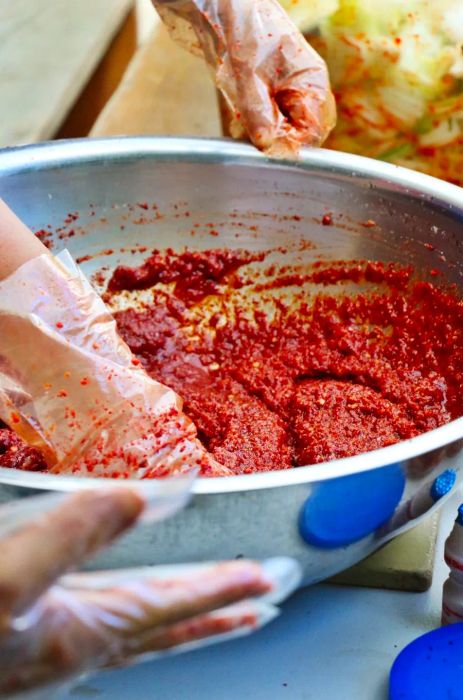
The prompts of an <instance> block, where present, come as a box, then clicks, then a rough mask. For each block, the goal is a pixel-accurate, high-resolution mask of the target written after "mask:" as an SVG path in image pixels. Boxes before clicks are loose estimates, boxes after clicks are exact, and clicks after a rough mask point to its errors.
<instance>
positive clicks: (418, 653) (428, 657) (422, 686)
mask: <svg viewBox="0 0 463 700" xmlns="http://www.w3.org/2000/svg"><path fill="white" fill-rule="evenodd" d="M462 660H463V623H461V622H458V623H456V624H454V625H448V626H447V627H440V628H439V629H437V630H433V631H432V632H428V634H425V635H423V636H422V637H418V639H415V641H414V642H412V643H411V644H409V645H408V646H407V647H405V649H404V650H403V651H402V652H401V653H400V654H399V656H398V657H397V659H396V660H395V662H394V665H393V666H392V669H391V674H390V678H389V700H459V699H460V698H463V662H462Z"/></svg>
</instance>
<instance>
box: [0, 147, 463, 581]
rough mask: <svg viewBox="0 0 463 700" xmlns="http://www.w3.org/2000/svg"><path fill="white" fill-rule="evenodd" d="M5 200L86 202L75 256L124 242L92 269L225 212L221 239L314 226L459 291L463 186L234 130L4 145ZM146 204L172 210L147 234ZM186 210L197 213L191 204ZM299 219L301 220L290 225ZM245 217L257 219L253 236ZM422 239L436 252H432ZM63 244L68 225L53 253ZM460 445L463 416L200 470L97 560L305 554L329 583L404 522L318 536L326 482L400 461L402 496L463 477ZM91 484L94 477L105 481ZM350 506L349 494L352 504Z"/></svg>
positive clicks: (46, 216)
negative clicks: (220, 471)
mask: <svg viewBox="0 0 463 700" xmlns="http://www.w3.org/2000/svg"><path fill="white" fill-rule="evenodd" d="M0 196H1V197H3V198H4V199H5V200H6V201H7V202H8V203H9V204H10V205H11V206H12V207H13V208H14V209H15V210H16V211H17V212H18V213H19V215H20V216H21V217H22V218H23V219H24V220H25V221H26V222H27V223H28V224H29V225H30V226H32V227H33V228H34V229H38V228H45V227H46V226H47V225H49V224H50V225H51V226H52V227H53V228H55V227H58V226H59V225H61V223H62V222H63V220H64V219H65V217H66V215H67V214H68V212H71V211H72V212H73V211H78V212H80V218H79V220H78V222H76V223H77V225H78V226H80V227H83V228H84V229H85V230H86V233H85V235H76V236H74V237H72V238H69V239H67V240H66V241H65V244H66V246H67V247H68V248H69V250H70V251H71V253H72V254H73V255H74V256H76V257H78V256H82V255H87V254H94V253H97V252H101V251H103V250H105V249H109V248H111V249H112V250H114V251H115V252H114V253H112V254H106V255H103V256H100V257H97V258H95V259H92V260H90V261H88V262H85V263H84V264H83V268H84V270H85V271H86V272H87V273H89V274H91V273H92V272H93V271H94V270H95V269H96V268H98V267H100V266H101V265H110V266H114V265H115V264H117V263H119V262H121V261H124V260H125V261H127V259H129V260H130V263H131V264H134V263H135V262H136V261H137V260H140V259H141V257H142V256H141V254H137V253H135V254H131V253H130V252H128V250H127V252H125V253H119V252H118V251H119V250H120V248H123V247H124V246H125V247H126V249H127V247H129V248H130V243H131V242H132V243H134V242H135V238H136V242H137V243H138V244H140V245H146V246H148V247H151V248H153V247H158V248H163V247H167V246H171V247H181V246H184V245H185V244H188V245H189V246H191V247H197V248H206V247H211V245H216V244H217V239H215V240H214V239H211V238H210V237H208V236H207V235H203V236H201V235H197V236H195V237H191V235H190V233H189V232H190V230H191V226H192V222H193V221H195V222H197V223H206V222H208V221H214V222H220V227H219V228H220V239H218V240H219V241H220V245H227V246H229V247H243V246H245V247H248V248H255V249H260V248H263V247H273V246H275V245H280V244H283V243H285V242H287V241H288V237H301V236H304V237H305V238H307V239H309V240H311V241H313V242H314V244H315V248H314V250H313V251H307V255H308V256H309V255H317V256H320V255H322V256H323V257H331V258H350V259H352V258H372V259H381V260H385V261H397V262H400V263H412V264H413V265H414V266H415V267H416V268H417V269H418V270H419V271H420V272H421V274H422V275H423V276H425V277H426V275H428V274H429V269H430V267H433V268H438V269H439V270H440V272H441V275H442V277H441V278H442V279H445V280H447V281H449V282H453V283H456V284H457V285H458V286H460V287H463V278H462V272H463V254H462V248H463V190H461V189H459V188H457V187H455V186H452V185H448V184H446V183H443V182H441V181H438V180H435V179H433V178H429V177H426V176H424V175H421V174H418V173H413V172H410V171H407V170H405V169H401V168H398V167H396V166H392V165H388V164H383V163H380V162H376V161H372V160H368V159H364V158H360V157H355V156H350V155H345V154H340V153H335V152H331V151H324V150H312V151H306V152H305V153H304V155H303V157H302V159H301V161H300V162H299V163H297V164H294V163H281V162H275V161H269V160H267V159H266V158H265V157H263V156H262V155H261V154H259V153H257V152H256V151H254V150H253V149H252V148H251V147H248V146H245V145H240V144H236V143H233V142H229V141H209V140H196V139H155V138H124V139H103V140H82V141H63V142H55V143H50V144H43V145H39V146H31V147H22V148H17V149H7V150H4V151H1V152H0ZM145 200H146V201H149V202H153V201H154V202H156V203H157V205H158V206H159V208H160V211H162V214H163V216H162V218H161V219H159V221H157V222H156V223H148V224H147V223H143V219H141V220H140V223H139V224H138V225H137V226H136V230H135V229H134V227H129V226H127V227H126V228H121V225H122V222H123V221H124V216H125V215H126V213H127V210H126V205H127V203H135V202H140V201H145ZM90 205H92V209H90ZM91 210H92V211H93V212H95V214H93V215H91ZM186 210H188V212H189V217H186V216H181V215H180V214H179V212H185V211H186ZM327 210H329V211H330V213H331V214H332V218H333V221H334V222H335V225H333V226H330V227H323V226H321V225H320V223H319V220H320V217H321V216H322V215H323V214H324V213H325V212H326V211H327ZM141 211H142V210H141ZM295 214H297V217H298V219H299V217H300V220H294V215H295ZM236 216H238V217H239V220H240V221H241V222H243V223H244V226H243V227H242V228H241V229H240V232H239V235H238V236H237V235H236V231H237V229H236V227H233V225H232V224H233V220H235V217H236ZM369 219H373V220H374V221H375V223H376V225H375V226H374V227H371V228H369V227H365V226H362V225H361V222H365V221H366V220H369ZM289 221H290V222H291V223H290V224H289V223H288V222H289ZM247 223H248V224H253V225H255V224H256V223H257V224H258V227H259V232H260V233H259V236H258V237H257V238H256V236H255V234H254V235H252V234H251V232H250V231H249V227H247V226H246V224H247ZM211 241H212V243H211ZM425 243H427V244H429V243H430V244H432V245H433V246H435V248H436V252H435V254H434V255H433V256H432V258H431V257H430V255H431V253H430V251H429V250H428V248H427V247H426V246H425V245H424V244H425ZM62 247H63V241H61V240H60V239H59V236H56V238H55V250H59V249H60V248H62ZM431 259H432V265H431V264H430V260H431ZM430 322H432V319H430ZM462 447H463V419H462V418H460V419H458V420H455V421H453V422H451V423H449V424H448V425H445V426H443V427H441V428H439V429H437V430H434V431H432V432H429V433H426V434H425V435H421V436H419V437H417V438H414V439H412V440H409V441H406V442H402V443H400V444H397V445H393V446H391V447H387V448H384V449H381V450H377V451H375V452H370V453H367V454H363V455H359V456H357V457H352V458H348V459H342V460H337V461H334V462H330V463H325V464H319V465H315V466H307V467H300V468H298V469H292V470H286V471H281V472H272V473H267V474H252V475H245V476H236V477H229V478H226V479H212V480H207V479H198V480H197V482H196V483H195V484H194V488H193V491H194V498H193V499H192V502H191V504H190V505H189V506H188V507H187V508H186V509H185V510H184V511H183V512H181V513H180V514H178V515H177V516H175V517H174V518H172V519H170V520H168V521H166V522H164V523H162V524H160V525H157V526H156V527H149V526H143V527H138V528H137V529H135V530H134V531H133V532H132V533H130V534H129V535H128V536H127V537H125V538H124V539H123V540H121V541H120V543H118V544H117V545H116V546H115V547H113V549H112V550H111V551H109V552H108V553H106V554H104V555H102V556H101V557H99V559H98V560H97V562H96V563H95V566H108V565H117V566H122V565H136V564H151V563H160V562H166V563H170V562H177V561H194V560H200V559H217V558H228V557H236V556H246V557H259V558H260V557H265V556H270V555H283V554H284V555H292V556H295V557H297V558H298V559H299V560H300V561H301V562H302V563H303V565H304V569H305V572H306V578H305V581H306V583H310V582H313V581H317V580H321V579H323V578H325V577H327V576H329V575H331V574H334V573H336V572H337V571H340V570H342V569H343V568H345V567H347V566H350V565H352V564H353V563H355V562H356V561H358V560H360V559H361V558H363V557H364V556H366V555H367V554H368V553H369V552H371V551H372V550H373V549H375V548H377V547H378V546H379V545H380V544H381V543H382V542H383V541H385V540H386V539H389V538H390V537H392V536H394V535H395V534H397V532H398V531H392V532H390V533H389V534H388V535H387V536H380V537H379V536H378V533H377V532H371V533H369V534H367V535H365V536H363V537H362V538H361V539H360V540H358V541H356V542H353V543H351V544H348V545H345V546H339V547H336V548H330V549H326V548H319V547H316V546H314V545H308V544H306V543H305V542H304V541H303V539H302V538H301V536H300V534H299V530H298V519H299V515H300V511H301V508H302V507H303V505H304V503H306V502H307V500H308V499H309V501H310V499H311V498H312V497H313V496H314V494H316V493H317V492H318V491H319V489H320V485H322V484H324V483H327V482H329V481H331V482H333V483H334V482H335V481H339V483H342V482H341V481H340V480H341V479H342V478H343V477H346V475H354V474H359V475H360V474H362V473H367V472H370V471H371V470H376V469H379V468H380V467H385V466H388V465H397V467H398V468H399V469H400V470H402V473H403V475H404V477H405V490H404V494H403V496H402V501H401V502H402V503H403V502H404V501H405V500H407V499H409V498H410V497H412V496H413V494H415V493H416V492H417V490H418V489H420V488H422V487H423V484H424V483H428V482H430V481H432V479H433V478H435V477H436V476H437V475H438V474H439V473H440V472H442V470H444V469H446V468H450V467H451V468H453V469H456V470H457V472H458V479H457V481H458V482H459V481H460V477H461V470H460V466H461V464H462ZM0 484H2V486H1V493H0V495H2V497H3V498H7V497H16V496H24V495H29V494H31V493H33V492H35V491H36V490H37V489H46V490H68V491H74V490H77V489H78V488H79V487H81V486H82V485H83V481H82V480H81V479H78V478H71V477H59V476H51V475H44V474H30V473H23V472H15V471H13V470H6V469H0ZM92 484H94V486H95V487H96V488H98V487H99V486H100V485H102V482H100V481H97V480H95V481H92ZM359 484H360V482H359ZM363 496H364V498H365V500H366V501H367V500H368V499H369V498H375V496H374V494H370V493H368V492H365V493H364V494H363ZM443 500H445V499H443ZM349 505H350V504H349V503H346V504H345V507H346V509H347V510H348V509H349ZM410 525H411V523H409V524H408V525H407V526H405V527H409V526H410ZM402 529H404V528H402Z"/></svg>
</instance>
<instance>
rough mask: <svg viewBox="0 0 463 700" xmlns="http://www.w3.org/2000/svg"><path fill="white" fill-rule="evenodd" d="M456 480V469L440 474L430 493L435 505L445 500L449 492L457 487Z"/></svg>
mask: <svg viewBox="0 0 463 700" xmlns="http://www.w3.org/2000/svg"><path fill="white" fill-rule="evenodd" d="M456 478H457V473H456V471H455V469H446V470H445V472H442V474H439V476H438V477H437V478H436V479H434V481H433V484H432V486H431V492H430V493H431V498H432V500H433V501H434V503H436V502H437V501H438V500H439V499H441V498H443V496H446V495H447V494H448V492H449V491H451V490H452V488H453V487H454V485H455V481H456Z"/></svg>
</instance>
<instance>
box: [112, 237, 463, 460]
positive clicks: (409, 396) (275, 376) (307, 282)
mask: <svg viewBox="0 0 463 700" xmlns="http://www.w3.org/2000/svg"><path fill="white" fill-rule="evenodd" d="M264 257H265V256H264V255H263V254H262V255H255V254H250V253H246V252H245V251H220V250H211V251H203V252H191V251H187V252H185V253H181V254H175V253H174V252H173V251H168V252H167V253H165V254H162V253H160V252H157V251H156V252H154V254H153V256H152V257H151V258H149V259H148V260H147V261H146V262H145V263H144V264H143V265H142V266H141V267H138V268H127V267H123V268H118V269H117V270H116V271H115V272H114V274H113V277H112V279H111V281H110V283H109V286H108V290H109V295H110V296H111V295H113V294H114V293H116V292H118V291H120V290H134V289H140V288H141V287H142V288H144V289H149V288H152V303H147V304H146V303H145V304H144V306H143V307H141V308H128V309H125V310H123V311H119V312H117V313H116V320H117V324H118V328H119V332H120V333H121V335H122V336H123V338H124V339H125V340H126V341H127V343H128V344H129V346H130V347H131V349H132V351H133V352H134V353H135V354H136V355H137V356H138V357H139V358H140V360H141V361H142V363H143V365H144V367H145V368H146V370H147V371H148V372H149V373H150V374H151V375H152V376H153V377H155V378H156V379H158V380H160V381H162V382H164V383H166V384H168V385H169V386H171V387H172V388H173V389H174V390H175V391H176V392H177V393H178V394H180V396H182V397H183V399H184V402H185V403H184V410H185V412H186V414H187V415H188V416H189V417H190V418H192V420H193V421H194V422H195V424H196V426H197V428H198V432H199V437H200V438H201V440H202V442H203V443H204V445H205V446H206V447H207V448H208V449H209V450H210V451H211V452H212V454H213V455H214V457H215V458H216V459H217V460H218V461H220V462H221V463H223V464H224V465H225V466H227V467H229V468H230V469H231V470H233V472H234V473H236V474H243V473H250V472H261V471H270V470H278V469H287V468H289V467H293V466H300V465H305V464H314V463H317V462H323V461H327V460H333V459H336V458H340V457H348V456H351V455H356V454H359V453H361V452H366V451H370V450H374V449H377V448H380V447H384V446H386V445H391V444H393V443H396V442H398V441H400V440H405V439H408V438H412V437H414V436H416V435H419V434H420V433H423V432H425V431H428V430H431V429H433V428H436V427H438V426H440V425H442V424H443V423H446V422H448V421H450V420H451V419H453V418H456V417H458V416H461V415H462V414H463V394H462V392H461V384H462V378H463V314H462V310H463V308H462V301H461V300H460V299H459V298H458V296H457V295H456V290H454V289H446V290H444V289H439V288H438V287H437V286H434V285H433V284H431V283H429V282H424V281H419V280H417V279H416V278H415V277H414V275H413V270H412V269H411V268H403V267H399V266H395V265H392V264H389V265H387V264H382V263H376V262H334V263H326V262H324V263H322V262H320V263H315V264H313V265H311V266H310V268H308V267H307V266H306V267H305V269H304V271H303V272H302V273H301V271H300V270H294V269H291V268H290V267H289V266H286V267H280V268H278V266H276V265H275V264H273V265H270V264H269V267H268V269H267V270H266V272H265V273H264V275H262V273H261V275H260V277H259V279H257V277H256V278H255V279H253V278H252V274H251V273H250V269H251V268H252V265H251V266H250V267H249V263H253V262H255V261H256V260H258V261H262V260H263V259H264ZM244 266H245V268H244ZM241 268H243V272H244V273H245V274H244V277H242V276H240V273H241V271H242V269H241ZM160 282H167V283H169V284H167V285H166V284H164V285H160V284H159V283H160ZM314 285H316V287H315V286H314ZM246 287H248V288H249V289H250V290H251V294H250V296H249V299H248V300H247V301H243V298H242V295H240V294H237V290H242V289H243V288H246ZM287 287H291V297H290V298H289V297H288V298H287V299H284V298H282V297H281V296H278V294H277V292H278V290H282V289H284V288H287ZM309 289H310V291H309ZM256 299H259V300H260V302H262V301H263V300H267V301H266V303H267V307H265V306H264V307H263V305H262V303H260V302H259V303H258V302H256ZM211 305H212V308H213V309H215V311H214V313H211ZM216 309H219V311H218V312H217V311H216ZM269 309H271V311H269ZM205 318H207V319H208V320H207V322H204V319H205ZM198 319H203V320H202V322H201V323H198Z"/></svg>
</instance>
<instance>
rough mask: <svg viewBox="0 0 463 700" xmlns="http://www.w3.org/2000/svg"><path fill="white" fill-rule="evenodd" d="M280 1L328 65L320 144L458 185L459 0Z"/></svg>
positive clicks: (461, 100) (462, 89)
mask: <svg viewBox="0 0 463 700" xmlns="http://www.w3.org/2000/svg"><path fill="white" fill-rule="evenodd" d="M281 2H282V4H283V6H284V7H285V9H286V10H287V11H288V12H289V14H290V15H291V16H292V17H293V19H294V21H295V22H296V23H297V24H298V25H299V27H300V28H301V29H302V30H303V31H305V32H306V35H308V38H309V40H310V41H311V43H312V44H313V45H314V47H315V48H316V49H317V50H318V51H319V53H321V54H322V56H323V57H324V58H325V60H326V61H327V64H328V68H329V70H330V76H331V80H332V83H333V87H334V90H335V93H336V97H337V101H338V125H337V127H336V129H335V130H334V132H333V134H332V135H331V137H330V139H329V140H328V142H327V146H328V147H330V148H335V149H338V150H343V151H348V152H352V153H361V154H364V155H368V156H372V157H376V158H383V159H384V160H390V161H392V162H395V163H399V164H402V165H405V166H408V167H413V168H415V169H419V170H423V171H425V172H430V173H432V174H434V175H436V176H438V177H442V178H443V179H446V180H450V181H453V182H457V183H459V184H462V185H463V0H387V2H385V1H384V0H333V1H332V2H331V0H326V1H325V2H324V1H323V0H293V1H292V0H281ZM315 28H316V29H315ZM308 29H310V31H307V30H308Z"/></svg>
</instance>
